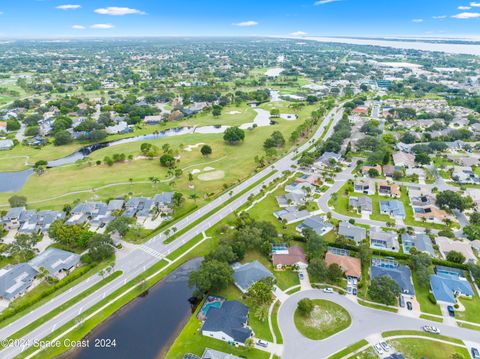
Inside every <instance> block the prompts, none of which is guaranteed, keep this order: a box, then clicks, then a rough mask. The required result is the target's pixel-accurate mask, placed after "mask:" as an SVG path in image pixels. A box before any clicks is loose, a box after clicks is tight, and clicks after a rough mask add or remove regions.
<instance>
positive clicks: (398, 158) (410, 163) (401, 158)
mask: <svg viewBox="0 0 480 359" xmlns="http://www.w3.org/2000/svg"><path fill="white" fill-rule="evenodd" d="M392 157H393V163H394V164H395V166H400V167H406V168H412V167H415V155H414V154H412V153H407V152H401V151H399V152H395V153H394V154H393V155H392Z"/></svg>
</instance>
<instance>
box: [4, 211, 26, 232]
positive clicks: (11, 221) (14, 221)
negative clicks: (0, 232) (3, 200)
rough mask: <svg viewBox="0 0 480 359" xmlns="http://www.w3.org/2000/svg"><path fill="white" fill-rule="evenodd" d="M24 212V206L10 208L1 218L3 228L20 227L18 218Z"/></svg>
mask: <svg viewBox="0 0 480 359" xmlns="http://www.w3.org/2000/svg"><path fill="white" fill-rule="evenodd" d="M24 212H26V209H25V207H14V208H10V209H9V210H8V212H7V214H6V215H5V216H4V217H3V218H2V222H3V225H4V226H5V229H16V228H18V227H20V225H21V222H20V218H21V217H22V215H23V214H24Z"/></svg>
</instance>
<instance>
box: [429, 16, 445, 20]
mask: <svg viewBox="0 0 480 359" xmlns="http://www.w3.org/2000/svg"><path fill="white" fill-rule="evenodd" d="M446 18H447V15H439V16H432V19H437V20H439V19H440V20H441V19H446Z"/></svg>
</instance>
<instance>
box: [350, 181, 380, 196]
mask: <svg viewBox="0 0 480 359" xmlns="http://www.w3.org/2000/svg"><path fill="white" fill-rule="evenodd" d="M353 191H354V192H357V193H363V194H369V195H373V194H375V181H374V180H373V179H370V178H362V179H360V180H357V181H355V182H354V183H353Z"/></svg>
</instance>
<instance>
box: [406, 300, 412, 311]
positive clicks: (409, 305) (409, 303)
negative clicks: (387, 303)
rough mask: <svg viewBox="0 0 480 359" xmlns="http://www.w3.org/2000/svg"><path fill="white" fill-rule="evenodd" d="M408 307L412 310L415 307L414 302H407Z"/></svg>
mask: <svg viewBox="0 0 480 359" xmlns="http://www.w3.org/2000/svg"><path fill="white" fill-rule="evenodd" d="M407 309H408V310H412V309H413V306H412V302H407Z"/></svg>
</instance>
